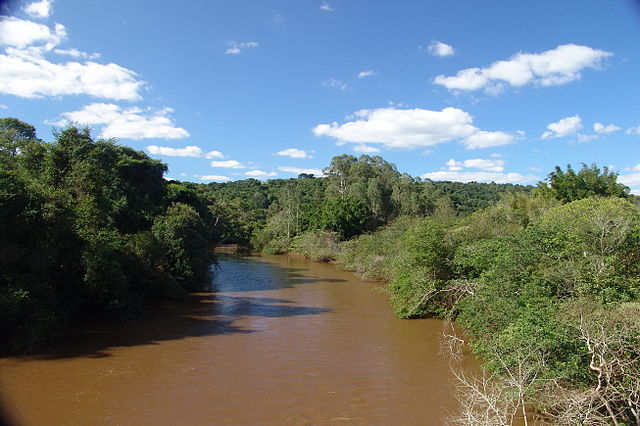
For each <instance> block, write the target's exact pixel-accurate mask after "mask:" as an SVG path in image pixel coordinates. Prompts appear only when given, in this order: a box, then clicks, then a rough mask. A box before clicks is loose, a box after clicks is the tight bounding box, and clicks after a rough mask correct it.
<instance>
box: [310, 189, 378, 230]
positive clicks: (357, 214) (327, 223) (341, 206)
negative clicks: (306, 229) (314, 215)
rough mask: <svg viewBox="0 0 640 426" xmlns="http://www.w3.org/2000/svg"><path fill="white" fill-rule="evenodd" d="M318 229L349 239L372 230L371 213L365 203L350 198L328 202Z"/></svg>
mask: <svg viewBox="0 0 640 426" xmlns="http://www.w3.org/2000/svg"><path fill="white" fill-rule="evenodd" d="M317 225H318V228H320V229H326V230H329V231H333V232H336V233H337V234H338V235H339V236H340V238H341V239H343V240H344V239H348V238H351V237H354V236H356V235H359V234H362V233H363V232H365V231H366V230H368V229H370V227H371V226H370V211H369V209H368V207H367V205H366V204H365V202H364V201H362V200H359V199H357V198H352V197H348V198H346V199H344V200H343V199H339V198H338V199H329V200H326V201H325V203H324V205H323V207H322V213H321V215H320V217H319V219H318V223H317Z"/></svg>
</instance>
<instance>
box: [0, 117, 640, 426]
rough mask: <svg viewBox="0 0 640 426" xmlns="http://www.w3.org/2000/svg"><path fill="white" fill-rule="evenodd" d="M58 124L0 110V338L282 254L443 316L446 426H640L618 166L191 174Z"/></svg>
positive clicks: (183, 288) (354, 165) (50, 327)
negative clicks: (446, 323)
mask: <svg viewBox="0 0 640 426" xmlns="http://www.w3.org/2000/svg"><path fill="white" fill-rule="evenodd" d="M165 171H166V165H164V164H162V163H161V162H158V161H156V160H153V159H151V158H149V157H148V156H147V155H146V154H144V153H142V152H138V151H135V150H132V149H130V148H127V147H124V146H121V145H118V144H117V143H116V142H115V141H105V140H94V139H93V138H92V136H91V134H90V131H89V129H84V128H77V127H69V128H66V129H64V130H61V131H59V132H57V133H55V134H54V141H53V142H51V143H46V142H43V141H41V140H39V139H38V138H37V137H36V134H35V129H34V128H33V127H32V126H30V125H28V124H26V123H23V122H21V121H19V120H17V119H11V118H7V119H1V120H0V335H2V339H1V342H0V345H2V346H3V348H2V349H3V350H12V351H25V350H27V351H28V350H32V349H35V348H38V347H41V346H43V345H45V344H47V343H49V342H51V341H53V340H55V338H56V337H57V336H60V335H61V334H63V333H64V332H66V331H68V330H69V329H71V328H73V327H74V326H77V325H78V324H81V323H82V321H83V319H86V318H89V317H95V316H98V317H101V318H102V317H107V318H114V319H117V318H129V317H132V316H134V315H137V314H139V312H140V310H141V307H142V303H143V301H144V300H148V299H158V298H179V297H182V296H184V295H185V294H186V293H187V292H189V291H192V290H195V289H198V288H201V287H202V286H204V285H206V284H207V272H208V271H209V268H210V265H211V264H212V262H214V261H215V259H214V258H213V254H212V248H213V246H214V245H216V244H220V243H238V244H241V245H245V246H247V247H250V248H251V249H253V250H255V251H260V252H263V253H272V254H276V253H296V254H300V255H303V256H305V257H307V258H309V259H313V260H317V261H335V262H336V263H337V265H338V266H339V267H342V268H345V269H349V270H352V271H355V272H356V273H358V274H360V275H361V276H362V277H364V278H366V279H371V280H378V281H380V282H382V283H384V284H383V285H384V288H385V290H386V291H387V292H388V294H389V297H390V301H391V304H392V306H393V308H394V310H395V312H396V314H397V315H398V316H400V317H402V318H416V317H425V316H437V317H441V318H444V319H447V320H455V321H456V322H457V324H459V325H461V326H462V327H463V328H464V330H465V336H464V338H463V337H461V336H459V335H457V334H456V333H455V332H454V331H453V330H454V329H453V328H452V331H451V333H448V336H447V339H445V342H446V344H447V345H448V347H449V348H450V349H451V350H450V354H451V356H452V357H453V358H455V356H456V354H457V353H458V349H459V347H460V344H461V343H462V342H463V341H464V342H466V343H468V345H469V347H471V348H472V350H473V351H474V352H475V353H476V354H477V355H478V356H480V357H481V358H482V360H483V361H484V363H485V364H484V365H485V366H486V375H485V376H483V377H476V378H473V377H469V376H467V375H465V374H464V373H462V372H458V373H457V374H458V378H459V381H460V396H459V397H460V399H461V402H462V404H461V406H462V407H463V410H462V412H461V413H459V415H457V416H455V418H452V422H454V423H455V422H457V424H465V425H473V424H478V425H480V424H510V423H511V422H512V421H513V419H514V418H515V416H516V415H517V414H518V413H524V412H525V410H528V412H529V413H531V412H533V411H535V412H536V413H538V414H537V415H541V416H544V417H545V418H546V419H547V420H550V421H553V422H555V423H557V424H566V425H573V424H617V425H622V424H627V425H630V424H640V302H639V297H640V210H639V208H638V199H637V197H634V196H632V195H629V189H628V188H626V187H625V186H624V185H621V184H618V183H617V174H616V173H613V172H611V171H609V170H608V169H607V168H604V169H602V170H601V169H599V168H598V167H597V166H596V165H591V166H587V165H583V166H582V168H581V169H579V170H577V171H576V170H574V169H573V168H571V166H567V168H566V169H564V170H563V169H562V168H560V167H557V168H556V169H555V170H554V171H552V172H551V173H550V174H549V175H548V178H547V180H546V181H545V182H540V183H539V184H538V185H537V186H536V187H525V186H519V185H510V184H502V185H499V184H495V183H490V184H483V183H468V184H462V183H456V182H432V181H423V180H421V179H419V178H414V177H411V176H409V175H407V174H402V173H400V172H398V171H397V169H396V167H395V166H394V165H393V164H391V163H388V162H386V161H385V160H383V159H382V158H381V157H378V156H373V157H371V156H366V155H363V156H360V157H359V158H356V157H354V156H351V155H341V156H338V157H334V158H333V159H332V161H331V163H330V164H329V165H328V166H327V167H326V168H325V169H324V175H325V176H324V177H315V176H313V175H307V174H303V175H300V176H299V177H298V178H295V179H274V180H269V181H266V182H261V181H259V180H256V179H247V180H242V181H237V182H228V183H209V184H195V183H189V182H177V181H167V180H165V179H164V178H163V174H164V172H165Z"/></svg>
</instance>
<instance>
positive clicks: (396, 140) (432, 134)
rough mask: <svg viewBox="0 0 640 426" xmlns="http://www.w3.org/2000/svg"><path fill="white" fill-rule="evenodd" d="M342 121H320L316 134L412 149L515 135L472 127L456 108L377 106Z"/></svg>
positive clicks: (488, 142) (485, 143)
mask: <svg viewBox="0 0 640 426" xmlns="http://www.w3.org/2000/svg"><path fill="white" fill-rule="evenodd" d="M351 120H352V121H349V122H347V123H344V124H342V125H340V124H338V123H336V122H334V123H332V124H319V125H317V126H316V127H314V128H313V132H314V133H315V134H316V135H317V136H329V137H332V138H335V139H337V141H338V143H348V142H351V143H356V144H363V143H378V144H382V146H383V147H385V148H402V149H413V148H421V147H427V146H433V145H437V144H440V143H443V142H449V141H453V140H459V141H461V142H462V143H463V144H464V145H466V147H467V148H468V149H475V148H487V147H490V146H501V145H506V144H508V143H511V142H513V141H514V140H515V137H513V136H512V135H509V134H507V133H505V132H487V131H484V130H480V129H478V128H477V127H475V126H474V125H473V124H472V123H473V119H472V117H471V115H469V114H468V113H467V112H465V111H463V110H460V109H458V108H452V107H449V108H444V109H443V110H441V111H431V110H425V109H420V108H415V109H396V108H379V109H373V110H361V111H357V112H355V113H354V114H353V115H352V116H351Z"/></svg>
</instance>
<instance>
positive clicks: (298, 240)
mask: <svg viewBox="0 0 640 426" xmlns="http://www.w3.org/2000/svg"><path fill="white" fill-rule="evenodd" d="M338 240H339V238H338V234H337V233H335V232H329V231H322V230H315V231H308V232H305V233H304V234H302V235H298V236H297V237H295V238H294V239H293V242H292V243H291V252H292V253H296V254H301V255H303V256H304V257H306V258H307V259H311V260H313V261H316V262H331V261H333V260H335V259H336V255H337V253H338V251H339V246H338Z"/></svg>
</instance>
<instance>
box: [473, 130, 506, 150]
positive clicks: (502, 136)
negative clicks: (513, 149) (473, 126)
mask: <svg viewBox="0 0 640 426" xmlns="http://www.w3.org/2000/svg"><path fill="white" fill-rule="evenodd" d="M514 140H515V137H514V136H513V135H510V134H509V133H505V132H486V131H484V130H479V131H478V132H476V133H474V134H473V135H471V136H469V137H468V138H466V139H463V140H462V143H463V144H464V145H465V146H466V147H467V149H479V148H490V147H494V146H503V145H508V144H510V143H513V141H514Z"/></svg>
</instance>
